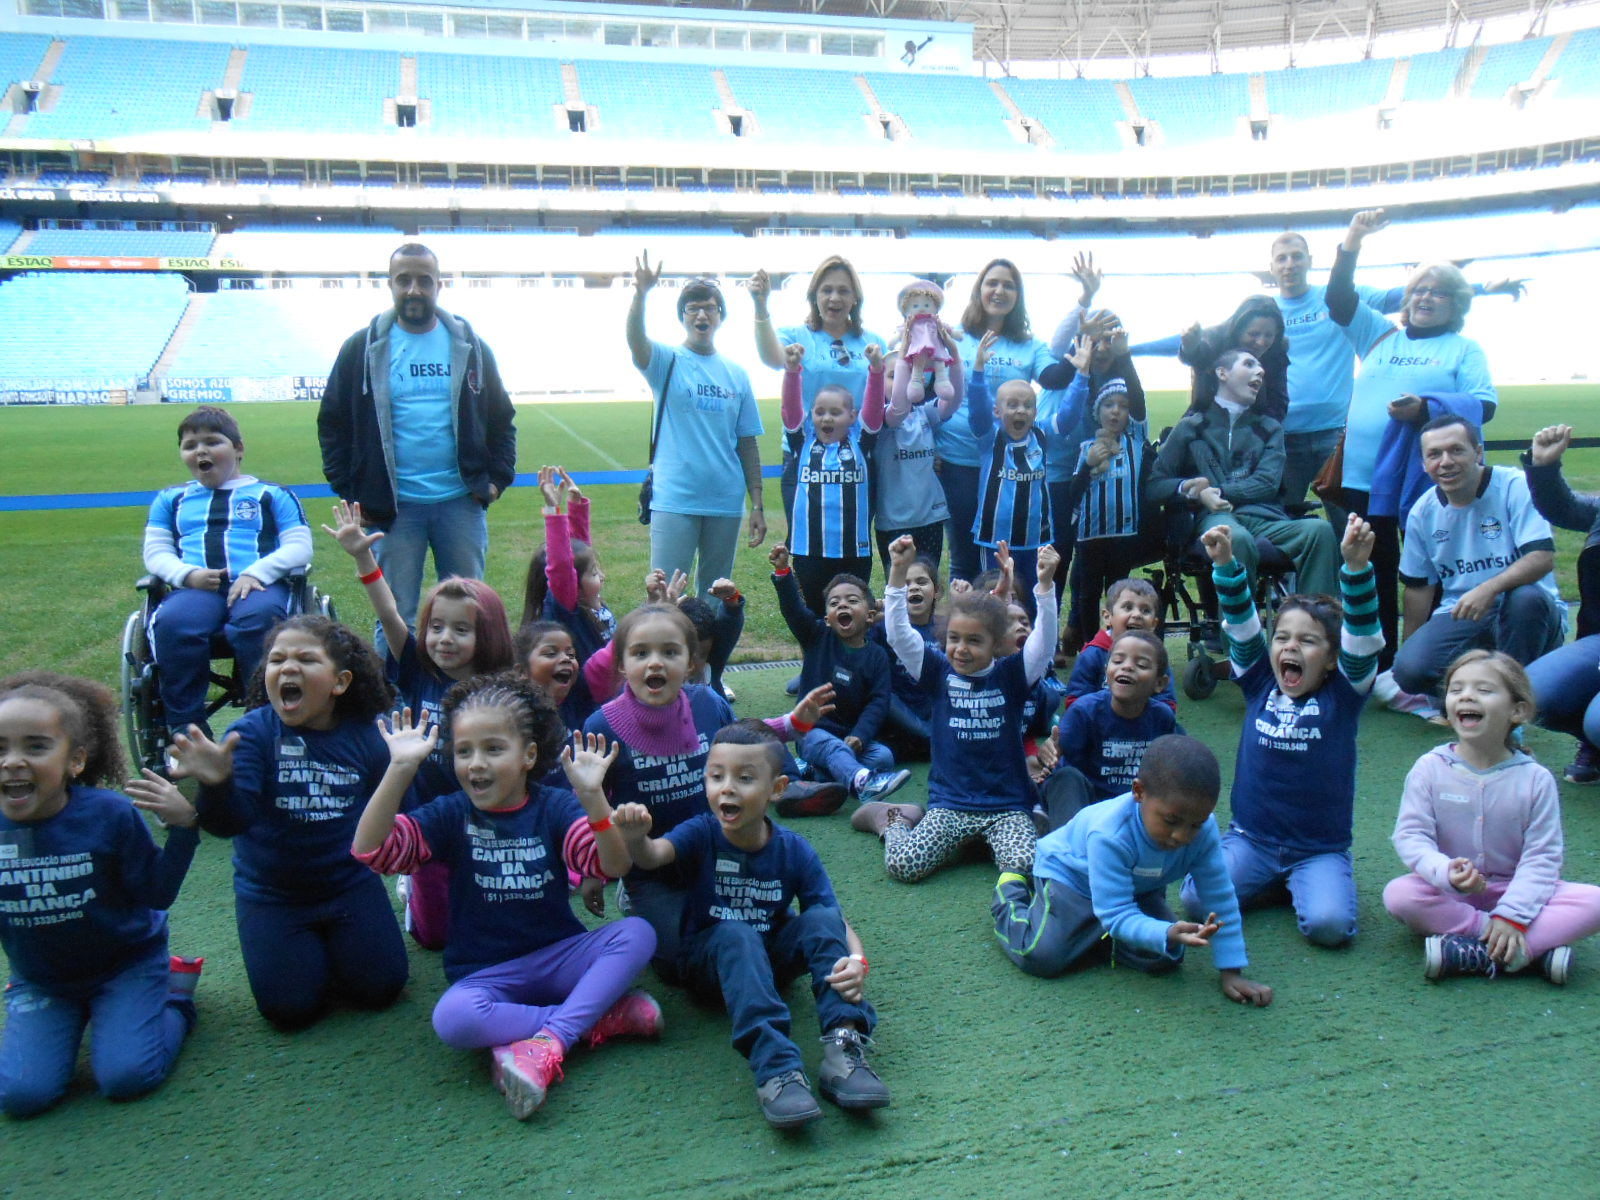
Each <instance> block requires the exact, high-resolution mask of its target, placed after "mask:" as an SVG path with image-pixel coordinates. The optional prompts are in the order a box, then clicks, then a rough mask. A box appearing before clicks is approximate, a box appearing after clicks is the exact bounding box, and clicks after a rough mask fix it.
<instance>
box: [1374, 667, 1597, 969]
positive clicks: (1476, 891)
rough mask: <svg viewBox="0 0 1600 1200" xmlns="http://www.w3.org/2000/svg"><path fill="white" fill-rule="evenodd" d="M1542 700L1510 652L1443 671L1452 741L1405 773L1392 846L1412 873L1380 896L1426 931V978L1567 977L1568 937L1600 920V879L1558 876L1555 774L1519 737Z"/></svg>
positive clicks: (1576, 936)
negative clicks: (1529, 973)
mask: <svg viewBox="0 0 1600 1200" xmlns="http://www.w3.org/2000/svg"><path fill="white" fill-rule="evenodd" d="M1537 707H1538V706H1537V704H1536V702H1535V700H1534V694H1533V685H1532V684H1530V683H1529V682H1528V673H1527V672H1526V671H1524V670H1523V668H1522V666H1521V665H1520V664H1519V663H1518V662H1517V660H1516V659H1514V658H1512V657H1511V656H1510V655H1508V654H1503V653H1501V652H1499V651H1488V650H1469V651H1467V653H1465V654H1463V655H1462V656H1461V657H1460V658H1458V659H1456V660H1455V662H1453V663H1451V664H1450V668H1449V670H1447V671H1446V672H1445V676H1444V708H1445V714H1446V715H1447V716H1448V717H1449V718H1450V727H1451V728H1452V729H1453V730H1455V735H1456V740H1455V742H1454V744H1452V745H1445V746H1439V747H1436V748H1435V749H1433V750H1430V751H1428V752H1427V753H1426V754H1424V755H1423V756H1422V757H1421V758H1419V759H1418V760H1417V765H1416V766H1414V767H1412V768H1411V773H1410V774H1409V775H1407V776H1406V790H1405V795H1404V796H1403V797H1402V798H1401V801H1400V816H1399V818H1398V819H1397V820H1396V821H1395V826H1394V848H1395V850H1396V851H1398V852H1399V854H1400V858H1401V859H1402V860H1403V861H1404V862H1405V864H1406V866H1408V867H1410V868H1411V873H1410V874H1408V875H1402V876H1401V877H1400V878H1398V879H1393V880H1390V881H1389V886H1388V887H1386V888H1384V889H1383V906H1384V907H1385V908H1387V909H1388V910H1389V912H1390V913H1392V914H1393V915H1394V917H1395V918H1396V919H1397V920H1399V921H1401V922H1402V923H1404V924H1405V925H1406V926H1408V927H1409V928H1411V929H1413V930H1415V931H1416V932H1417V933H1422V934H1427V935H1428V938H1427V941H1426V943H1425V944H1424V951H1423V960H1424V973H1425V974H1426V975H1427V977H1428V978H1429V979H1443V978H1445V977H1447V976H1450V975H1487V976H1488V977H1489V978H1491V979H1493V978H1494V977H1495V976H1496V975H1499V974H1502V973H1504V974H1510V973H1513V972H1516V971H1522V970H1526V969H1527V968H1529V967H1534V968H1537V969H1538V971H1539V972H1540V974H1542V975H1543V976H1544V977H1545V978H1546V979H1548V980H1549V981H1550V982H1551V983H1555V984H1562V983H1565V982H1566V981H1567V974H1568V972H1569V971H1571V969H1572V943H1574V942H1576V941H1579V940H1580V939H1582V938H1586V937H1588V936H1589V935H1590V934H1592V933H1594V932H1596V931H1597V930H1600V888H1596V887H1592V886H1590V885H1589V884H1586V883H1566V882H1564V881H1563V880H1562V878H1561V856H1562V837H1561V801H1560V797H1559V795H1558V791H1559V789H1558V788H1557V787H1556V781H1555V777H1554V776H1553V775H1551V774H1550V772H1549V771H1548V770H1547V769H1546V768H1544V767H1542V766H1540V765H1539V764H1538V763H1536V762H1534V761H1533V759H1532V758H1530V757H1529V756H1528V755H1527V754H1526V753H1525V752H1524V751H1523V750H1521V749H1519V748H1518V747H1517V745H1516V744H1515V737H1516V731H1517V730H1518V729H1519V728H1520V727H1521V726H1523V725H1525V724H1527V723H1528V722H1529V721H1531V720H1532V719H1533V715H1534V712H1535V711H1536V710H1537Z"/></svg>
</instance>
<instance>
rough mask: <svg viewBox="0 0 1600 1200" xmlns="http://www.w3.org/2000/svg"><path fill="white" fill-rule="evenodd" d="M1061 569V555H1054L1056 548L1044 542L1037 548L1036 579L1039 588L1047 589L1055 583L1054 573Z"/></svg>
mask: <svg viewBox="0 0 1600 1200" xmlns="http://www.w3.org/2000/svg"><path fill="white" fill-rule="evenodd" d="M1060 569H1061V555H1059V554H1057V553H1056V548H1055V547H1054V546H1052V545H1050V543H1048V542H1046V543H1045V544H1044V545H1042V546H1040V547H1039V565H1038V579H1039V587H1048V586H1050V585H1051V584H1052V583H1054V581H1055V577H1056V572H1057V571H1058V570H1060Z"/></svg>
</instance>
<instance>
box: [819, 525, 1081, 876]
mask: <svg viewBox="0 0 1600 1200" xmlns="http://www.w3.org/2000/svg"><path fill="white" fill-rule="evenodd" d="M916 554H917V547H916V543H915V542H913V541H912V540H911V539H910V538H909V537H904V536H902V537H899V538H896V539H895V540H894V541H893V542H892V543H890V545H889V558H890V567H889V586H888V588H887V589H886V590H885V591H884V598H883V600H884V610H885V614H886V620H887V622H888V626H889V644H890V645H891V646H893V647H894V652H895V654H896V655H898V656H899V659H900V661H901V662H902V663H903V664H904V665H905V668H906V671H907V672H908V673H909V674H910V675H912V676H913V677H914V678H915V679H916V680H917V682H918V684H919V685H920V686H921V687H923V688H925V689H926V690H927V691H928V693H929V694H930V695H932V697H933V725H932V727H933V752H932V758H931V766H930V768H929V771H928V813H927V815H926V816H923V814H922V813H921V811H920V810H918V809H917V808H916V806H914V805H907V806H904V807H903V808H902V807H900V806H896V805H892V804H885V803H883V802H881V801H880V802H878V803H875V804H864V805H862V806H861V808H860V809H859V810H858V811H857V812H856V813H855V815H854V816H853V817H851V819H850V823H851V825H852V826H853V827H854V828H856V829H860V830H863V831H866V832H871V833H876V834H877V835H878V836H879V837H881V838H882V839H883V866H884V870H885V871H887V872H888V873H889V876H890V878H893V879H898V880H900V881H901V882H902V883H916V882H917V881H918V880H922V879H926V878H927V877H928V876H929V875H931V874H933V873H934V872H935V871H937V870H938V869H939V868H940V867H942V866H944V865H946V864H947V863H950V862H953V861H954V860H955V859H956V857H957V856H958V855H959V854H960V853H961V850H962V848H963V847H965V846H967V845H968V844H970V843H972V842H975V841H977V840H979V839H982V840H983V841H984V842H986V843H987V844H988V846H989V852H990V853H991V854H992V855H993V856H994V861H995V865H996V866H998V867H999V868H1000V869H1001V870H1002V871H1026V870H1027V869H1028V868H1029V867H1030V866H1032V864H1033V844H1034V838H1035V834H1034V828H1033V818H1032V815H1031V814H1032V812H1033V797H1034V788H1033V781H1032V780H1031V779H1029V777H1028V766H1027V762H1026V759H1025V757H1024V754H1023V747H1022V729H1021V718H1022V709H1023V706H1024V705H1025V704H1026V703H1027V700H1028V695H1029V693H1030V692H1031V691H1032V689H1033V685H1034V684H1036V683H1038V681H1039V680H1040V679H1042V678H1043V677H1044V673H1045V672H1046V671H1047V670H1048V669H1049V667H1050V660H1051V657H1052V655H1053V654H1054V651H1055V644H1056V606H1055V602H1054V589H1053V587H1052V585H1051V580H1052V579H1053V578H1054V576H1055V570H1056V566H1057V563H1058V561H1059V560H1058V559H1057V558H1056V552H1055V550H1054V548H1052V547H1051V546H1048V545H1046V546H1042V547H1040V549H1039V582H1038V584H1037V585H1036V587H1035V592H1036V594H1037V596H1038V597H1042V598H1043V600H1044V601H1048V602H1041V603H1039V605H1038V609H1039V621H1038V624H1037V625H1035V626H1034V629H1033V632H1032V633H1030V634H1029V635H1028V641H1027V644H1026V645H1025V646H1024V647H1023V649H1022V652H1021V653H1020V654H1012V653H1008V651H1009V649H1010V647H1009V646H1008V645H1007V643H1006V640H1005V639H1006V633H1007V628H1008V622H1007V619H1006V610H1005V606H1004V605H1002V604H1001V603H1000V601H999V600H997V599H996V598H995V597H994V596H991V595H989V594H988V593H986V592H976V591H974V592H968V593H965V594H963V595H961V596H958V597H956V599H955V600H954V601H952V602H951V605H950V616H949V621H948V622H947V625H946V631H945V649H944V651H943V653H941V652H940V651H939V650H937V649H935V648H934V647H932V646H929V645H928V644H927V643H926V642H924V641H923V640H922V636H921V635H920V634H918V633H917V632H916V631H915V630H914V629H912V628H911V623H910V621H909V620H907V619H906V586H905V581H906V573H907V571H909V570H910V568H911V564H912V563H913V562H914V561H915V560H916Z"/></svg>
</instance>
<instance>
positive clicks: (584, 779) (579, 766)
mask: <svg viewBox="0 0 1600 1200" xmlns="http://www.w3.org/2000/svg"><path fill="white" fill-rule="evenodd" d="M621 751H622V743H621V742H610V743H607V741H606V738H605V735H604V734H603V733H589V734H583V733H575V734H573V735H572V743H571V744H570V745H568V746H564V747H562V750H561V769H562V770H563V771H565V772H566V775H567V782H568V783H570V784H571V785H572V790H573V791H574V792H577V793H578V797H579V799H582V798H583V796H584V795H585V793H587V794H589V795H591V796H592V795H593V794H594V793H596V792H602V791H603V790H604V788H605V782H606V772H607V771H609V770H610V769H611V764H612V763H614V762H616V761H617V755H618V754H619V753H620V752H621ZM613 821H615V818H613Z"/></svg>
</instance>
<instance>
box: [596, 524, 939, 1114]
mask: <svg viewBox="0 0 1600 1200" xmlns="http://www.w3.org/2000/svg"><path fill="white" fill-rule="evenodd" d="M908 540H909V539H908ZM782 754H783V745H782V743H781V742H780V741H779V740H778V737H777V735H776V734H774V733H773V732H772V731H771V730H769V729H767V728H766V727H765V726H764V725H762V724H761V723H760V722H759V721H739V722H735V723H734V724H731V725H728V726H725V727H724V728H722V729H720V730H718V731H717V735H716V737H715V738H714V739H713V741H712V743H711V752H710V754H709V755H708V756H707V758H706V765H705V797H706V802H707V803H708V805H709V807H710V811H709V812H702V813H701V814H700V815H699V816H698V817H693V818H691V819H690V820H688V821H685V822H683V823H682V824H681V825H678V826H677V827H675V828H673V829H670V830H668V831H667V833H666V835H665V836H664V837H659V838H652V837H650V836H649V834H650V826H651V820H652V817H651V813H650V810H649V809H647V808H646V807H645V806H644V805H642V804H624V805H622V806H621V807H619V808H618V809H617V810H616V812H615V813H613V814H612V820H613V821H614V822H615V823H616V826H617V828H618V829H619V830H620V831H621V832H622V836H623V838H624V839H625V841H626V843H627V848H628V853H629V854H630V855H631V856H632V858H633V861H634V862H635V863H636V864H637V865H638V866H639V867H641V868H644V869H645V870H655V871H659V870H661V869H663V868H666V867H669V866H671V865H673V864H674V863H675V864H677V868H678V872H679V874H680V876H681V877H682V878H683V879H685V880H686V881H687V886H688V889H689V896H688V900H687V902H686V904H685V906H684V916H683V941H682V945H681V947H680V949H679V967H680V970H681V972H682V974H683V977H684V979H685V981H686V982H687V985H688V986H689V988H690V989H691V990H692V991H694V992H696V993H699V994H701V995H703V996H706V997H708V998H712V999H715V998H717V997H719V996H720V998H721V999H722V1000H723V1002H724V1003H726V1005H727V1007H728V1015H729V1016H730V1017H731V1018H732V1021H733V1045H734V1048H735V1049H736V1050H738V1051H739V1052H740V1053H741V1054H743V1055H744V1056H745V1057H746V1058H747V1059H748V1060H749V1061H750V1070H751V1071H752V1072H753V1073H754V1075H755V1078H756V1098H757V1100H758V1101H759V1102H760V1105H761V1112H762V1115H763V1116H765V1117H766V1119H767V1120H768V1122H770V1123H771V1124H772V1125H773V1126H774V1127H776V1128H778V1129H791V1128H795V1127H797V1126H800V1125H804V1124H806V1123H807V1122H809V1121H814V1120H816V1119H817V1118H818V1117H820V1116H821V1115H822V1110H821V1109H820V1108H819V1107H818V1106H817V1102H816V1099H815V1097H814V1096H813V1095H812V1092H811V1085H810V1082H809V1081H808V1080H807V1079H806V1075H805V1071H804V1067H803V1064H802V1062H801V1058H800V1049H799V1047H797V1046H796V1045H795V1044H794V1042H793V1041H791V1040H790V1037H789V1026H790V1013H789V1008H788V1005H786V1004H785V1003H784V1001H783V993H782V991H781V990H780V989H782V988H784V987H786V986H787V984H788V983H789V981H790V980H792V979H794V978H795V977H797V976H799V975H802V974H807V973H809V974H810V976H811V990H812V993H813V994H814V995H815V996H816V1000H817V1020H818V1023H819V1024H820V1025H821V1026H822V1040H823V1045H824V1049H823V1053H822V1066H821V1069H820V1070H819V1071H818V1075H817V1082H818V1084H819V1085H820V1086H821V1089H822V1094H823V1095H824V1096H826V1097H827V1098H828V1099H829V1100H831V1101H833V1103H835V1104H837V1105H838V1106H839V1107H840V1108H843V1109H848V1110H856V1109H867V1108H882V1107H884V1106H885V1105H887V1104H888V1103H889V1100H890V1097H889V1089H888V1088H887V1087H885V1086H884V1084H883V1081H882V1080H881V1079H879V1078H878V1076H877V1074H876V1073H875V1072H874V1071H873V1070H872V1068H871V1067H870V1066H868V1065H867V1061H866V1050H867V1048H868V1047H869V1046H871V1044H872V1043H871V1039H870V1035H871V1033H872V1029H873V1025H874V1024H875V1023H876V1019H877V1018H876V1015H875V1014H874V1012H873V1009H872V1005H871V1004H869V1003H868V1002H867V1001H866V1000H865V999H864V998H863V996H862V989H863V986H864V985H865V983H866V979H867V958H866V954H865V953H864V952H863V950H862V946H861V942H860V939H858V938H857V937H856V935H855V931H854V930H852V929H851V928H850V926H849V924H848V923H847V922H846V921H845V919H844V916H843V914H842V913H841V912H840V911H839V901H838V900H837V899H836V898H835V896H834V894H833V886H832V884H831V883H830V882H829V881H828V873H827V871H826V870H825V869H824V868H823V865H822V861H821V860H820V859H819V858H818V857H817V853H816V851H815V850H813V849H812V848H811V844H810V843H809V842H807V841H806V840H805V839H804V838H803V837H801V836H800V835H799V834H796V833H791V832H790V831H789V830H787V829H784V828H782V827H781V826H778V825H774V824H773V823H772V821H771V820H770V818H768V816H767V809H768V806H769V805H771V804H772V803H773V802H774V801H776V800H777V798H778V797H779V796H780V795H782V794H783V789H784V786H785V784H786V783H787V782H788V781H787V780H786V779H785V778H784V777H783V774H782V773H781V770H780V768H779V763H780V762H781V760H782ZM796 900H798V901H799V902H800V911H799V913H798V914H796V913H793V912H791V911H790V909H791V907H792V905H793V904H794V902H795V901H796Z"/></svg>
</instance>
